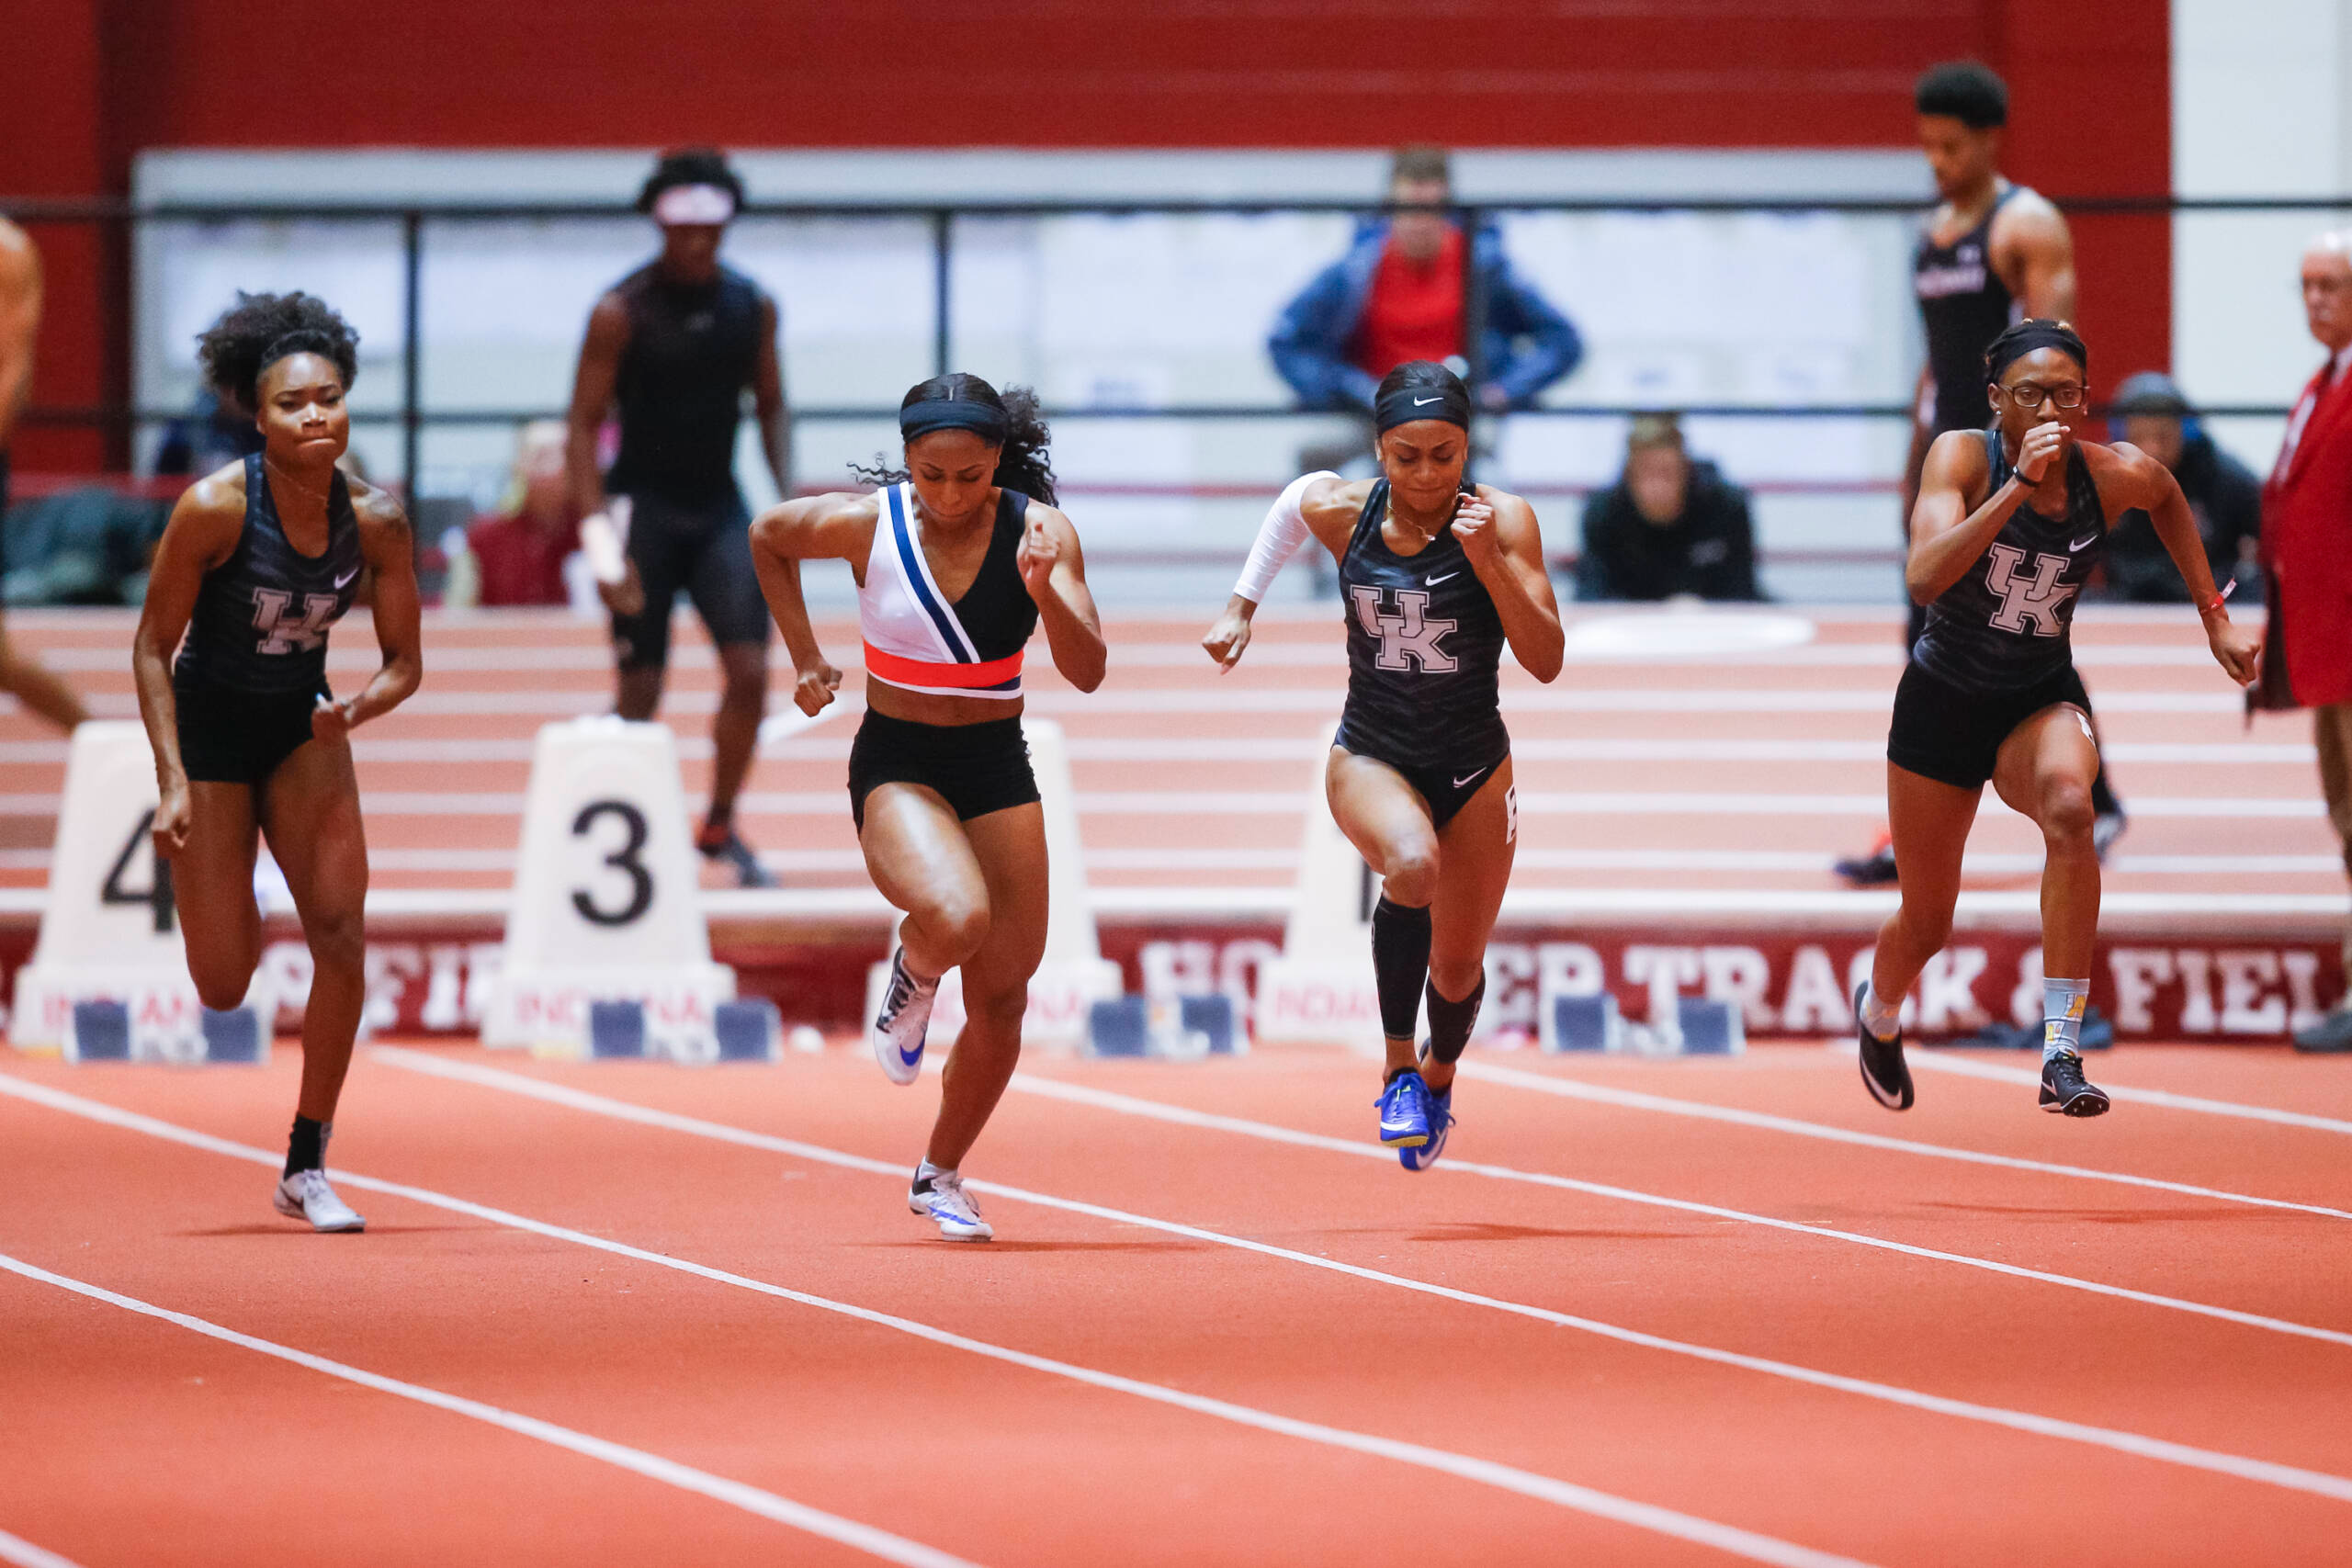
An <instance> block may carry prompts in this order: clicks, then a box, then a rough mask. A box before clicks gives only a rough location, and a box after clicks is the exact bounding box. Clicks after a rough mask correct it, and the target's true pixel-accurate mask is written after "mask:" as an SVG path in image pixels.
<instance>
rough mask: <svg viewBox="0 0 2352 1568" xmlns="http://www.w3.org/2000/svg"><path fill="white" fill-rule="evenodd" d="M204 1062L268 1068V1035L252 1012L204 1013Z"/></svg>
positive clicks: (256, 1015)
mask: <svg viewBox="0 0 2352 1568" xmlns="http://www.w3.org/2000/svg"><path fill="white" fill-rule="evenodd" d="M203 1029H204V1059H205V1060H206V1061H208V1062H220V1063H227V1064H232V1065H234V1066H243V1067H260V1066H267V1065H268V1064H269V1031H268V1030H267V1029H266V1028H264V1027H263V1026H262V1021H261V1014H260V1013H259V1012H256V1011H255V1010H254V1009H252V1008H229V1009H226V1010H222V1011H219V1012H215V1011H214V1010H212V1009H210V1008H206V1009H205V1010H204V1021H203Z"/></svg>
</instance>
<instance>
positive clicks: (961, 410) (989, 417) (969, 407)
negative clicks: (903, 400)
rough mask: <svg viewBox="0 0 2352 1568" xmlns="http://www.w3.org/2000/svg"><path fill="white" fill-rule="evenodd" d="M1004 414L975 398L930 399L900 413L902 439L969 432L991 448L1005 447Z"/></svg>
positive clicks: (909, 439) (1005, 429)
mask: <svg viewBox="0 0 2352 1568" xmlns="http://www.w3.org/2000/svg"><path fill="white" fill-rule="evenodd" d="M1008 428H1009V427H1008V425H1007V423H1006V421H1005V417H1004V411H1003V410H1002V409H1000V408H992V407H990V406H989V404H987V403H984V402H980V401H978V400H974V399H971V398H929V399H926V400H923V401H922V402H919V403H909V404H908V405H907V406H906V407H904V408H902V409H900V410H899V439H900V440H902V441H912V440H914V439H915V438H916V437H917V436H919V435H929V434H931V433H932V432H933V431H934V430H968V431H970V432H971V433H972V434H975V435H977V436H978V437H979V438H980V439H981V440H982V441H985V442H987V443H988V444H989V446H1003V445H1004V437H1005V434H1006V432H1007V429H1008Z"/></svg>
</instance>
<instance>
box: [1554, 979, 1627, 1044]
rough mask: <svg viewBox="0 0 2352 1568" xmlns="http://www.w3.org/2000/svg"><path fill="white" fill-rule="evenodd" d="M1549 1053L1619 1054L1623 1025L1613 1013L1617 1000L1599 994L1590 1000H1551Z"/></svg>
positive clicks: (1623, 1034) (1563, 998)
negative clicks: (1599, 1052)
mask: <svg viewBox="0 0 2352 1568" xmlns="http://www.w3.org/2000/svg"><path fill="white" fill-rule="evenodd" d="M1544 1046H1545V1049H1547V1050H1552V1051H1622V1050H1623V1049H1624V1048H1625V1021H1624V1020H1623V1018H1621V1017H1619V1016H1618V1013H1617V998H1615V997H1612V996H1611V995H1610V994H1609V993H1608V992H1606V991H1603V992H1601V993H1600V995H1598V996H1591V997H1554V998H1552V1038H1551V1039H1550V1040H1548V1041H1546V1042H1544Z"/></svg>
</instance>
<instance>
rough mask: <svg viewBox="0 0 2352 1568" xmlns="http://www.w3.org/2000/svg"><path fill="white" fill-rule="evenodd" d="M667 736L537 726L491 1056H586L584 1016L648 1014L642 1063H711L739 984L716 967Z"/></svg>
mask: <svg viewBox="0 0 2352 1568" xmlns="http://www.w3.org/2000/svg"><path fill="white" fill-rule="evenodd" d="M700 886H701V884H700V878H699V875H698V874H697V868H696V863H695V848H694V845H693V843H692V842H691V841H690V840H689V838H688V831H687V816H686V802H685V791H684V788H682V787H681V785H680V784H679V780H678V752H677V746H676V743H675V741H674V739H673V738H672V736H671V733H670V730H669V728H668V727H667V726H666V725H661V724H640V723H632V722H630V721H628V720H627V719H621V718H611V717H598V718H580V719H571V720H568V721H566V722H564V723H560V724H550V725H546V726H543V727H542V728H540V730H539V735H538V740H537V745H536V746H535V747H534V749H533V750H532V754H531V783H530V788H529V791H528V793H527V794H526V796H525V799H524V811H523V847H522V852H521V854H520V856H519V857H518V863H517V870H516V872H515V891H514V901H513V903H512V904H511V905H510V906H509V908H508V912H507V917H506V944H505V953H504V957H503V964H502V968H501V973H500V976H499V980H498V983H497V986H496V987H495V988H494V989H493V990H492V993H491V998H490V1005H489V1009H488V1011H487V1013H486V1015H485V1016H484V1018H483V1020H482V1043H484V1044H486V1045H533V1046H539V1047H542V1048H548V1049H555V1050H564V1051H573V1052H582V1051H584V1050H585V1049H586V1046H587V1032H588V1010H589V1004H591V1003H592V1002H599V1001H636V1002H640V1003H642V1004H643V1005H644V1007H645V1011H646V1036H647V1046H648V1049H649V1051H654V1050H660V1051H665V1052H669V1053H671V1054H676V1055H688V1056H692V1055H700V1054H706V1047H707V1044H708V1042H709V1039H710V1033H711V1023H712V1010H713V1009H715V1008H716V1007H717V1006H718V1003H720V1002H722V1001H729V1000H732V999H733V998H734V995H735V972H734V971H733V970H732V969H729V968H728V967H727V966H726V965H724V964H714V963H712V962H711V957H710V931H709V927H708V926H707V924H705V922H704V919H703V913H702V901H701V896H700V892H699V888H700Z"/></svg>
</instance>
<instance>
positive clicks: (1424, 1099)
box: [1374, 1072, 1430, 1149]
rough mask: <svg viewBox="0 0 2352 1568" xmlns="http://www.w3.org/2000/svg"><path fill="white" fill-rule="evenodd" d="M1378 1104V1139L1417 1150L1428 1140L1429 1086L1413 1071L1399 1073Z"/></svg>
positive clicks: (1394, 1146) (1382, 1091) (1394, 1147)
mask: <svg viewBox="0 0 2352 1568" xmlns="http://www.w3.org/2000/svg"><path fill="white" fill-rule="evenodd" d="M1374 1104H1376V1105H1378V1106H1379V1107H1380V1141H1381V1142H1382V1143H1383V1144H1385V1145H1387V1146H1388V1147H1390V1148H1392V1149H1417V1148H1419V1147H1420V1146H1421V1145H1423V1144H1426V1143H1428V1142H1429V1141H1430V1086H1429V1085H1428V1084H1426V1083H1423V1082H1422V1081H1421V1075H1420V1074H1419V1073H1416V1072H1402V1073H1398V1074H1397V1076H1396V1077H1393V1078H1391V1079H1389V1080H1388V1087H1387V1088H1386V1089H1382V1090H1381V1091H1380V1098H1379V1099H1378V1100H1375V1101H1374Z"/></svg>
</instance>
